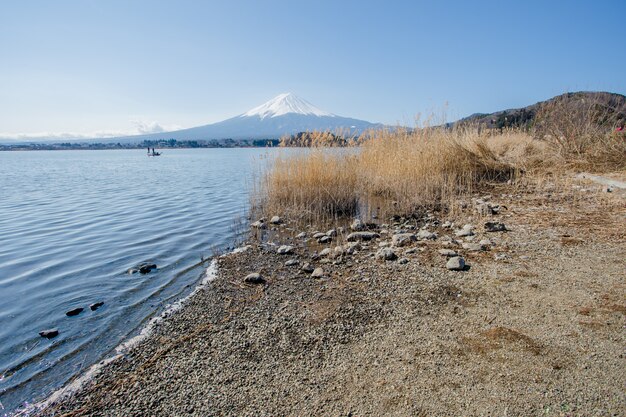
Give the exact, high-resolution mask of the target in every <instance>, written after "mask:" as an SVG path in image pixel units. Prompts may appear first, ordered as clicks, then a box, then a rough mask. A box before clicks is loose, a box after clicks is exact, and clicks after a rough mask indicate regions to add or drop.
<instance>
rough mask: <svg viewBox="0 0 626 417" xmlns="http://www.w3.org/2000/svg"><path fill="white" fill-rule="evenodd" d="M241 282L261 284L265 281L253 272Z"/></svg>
mask: <svg viewBox="0 0 626 417" xmlns="http://www.w3.org/2000/svg"><path fill="white" fill-rule="evenodd" d="M243 282H245V283H248V284H263V283H264V282H265V279H264V278H263V277H262V276H261V274H259V273H258V272H253V273H251V274H248V275H246V277H245V278H244V279H243Z"/></svg>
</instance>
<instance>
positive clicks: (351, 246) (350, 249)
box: [346, 242, 362, 255]
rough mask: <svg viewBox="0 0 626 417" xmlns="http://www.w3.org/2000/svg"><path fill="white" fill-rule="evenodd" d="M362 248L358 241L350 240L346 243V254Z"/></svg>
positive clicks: (352, 253) (351, 253)
mask: <svg viewBox="0 0 626 417" xmlns="http://www.w3.org/2000/svg"><path fill="white" fill-rule="evenodd" d="M361 249H362V247H361V244H360V243H359V242H350V243H348V244H347V245H346V253H347V254H348V255H354V254H355V253H356V252H358V251H360V250H361Z"/></svg>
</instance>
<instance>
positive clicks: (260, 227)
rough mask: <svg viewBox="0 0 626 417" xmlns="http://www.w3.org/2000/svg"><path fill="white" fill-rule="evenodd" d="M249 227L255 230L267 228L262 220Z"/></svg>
mask: <svg viewBox="0 0 626 417" xmlns="http://www.w3.org/2000/svg"><path fill="white" fill-rule="evenodd" d="M250 226H252V227H254V228H255V229H265V228H267V225H266V224H265V220H263V219H259V220H257V221H255V222H254V223H252V224H250Z"/></svg>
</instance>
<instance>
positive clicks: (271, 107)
mask: <svg viewBox="0 0 626 417" xmlns="http://www.w3.org/2000/svg"><path fill="white" fill-rule="evenodd" d="M381 127H383V125H382V124H380V123H371V122H367V121H365V120H358V119H352V118H349V117H341V116H337V115H335V114H332V113H329V112H327V111H324V110H321V109H319V108H317V107H315V106H314V105H312V104H311V103H309V102H308V101H306V100H304V99H302V98H300V97H298V96H296V95H295V94H292V93H285V94H280V95H278V96H276V97H274V98H273V99H271V100H270V101H268V102H267V103H264V104H261V105H260V106H258V107H255V108H253V109H251V110H249V111H247V112H245V113H243V114H240V115H239V116H235V117H233V118H230V119H226V120H224V121H221V122H217V123H213V124H209V125H204V126H198V127H193V128H190V129H183V130H176V131H172V132H162V133H151V134H146V135H138V136H126V137H123V138H112V139H107V140H106V141H107V142H118V141H119V142H126V143H129V142H141V141H143V140H162V139H165V140H167V139H176V140H220V139H235V140H240V139H278V138H280V137H281V136H283V135H287V134H289V135H290V134H296V133H299V132H304V131H313V130H318V131H337V130H342V131H349V132H350V133H351V134H359V133H361V132H363V131H364V130H367V129H371V128H381Z"/></svg>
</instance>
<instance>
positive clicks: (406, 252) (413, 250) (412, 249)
mask: <svg viewBox="0 0 626 417" xmlns="http://www.w3.org/2000/svg"><path fill="white" fill-rule="evenodd" d="M416 252H417V248H410V249H407V250H405V251H404V254H405V255H410V254H412V253H416Z"/></svg>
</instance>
